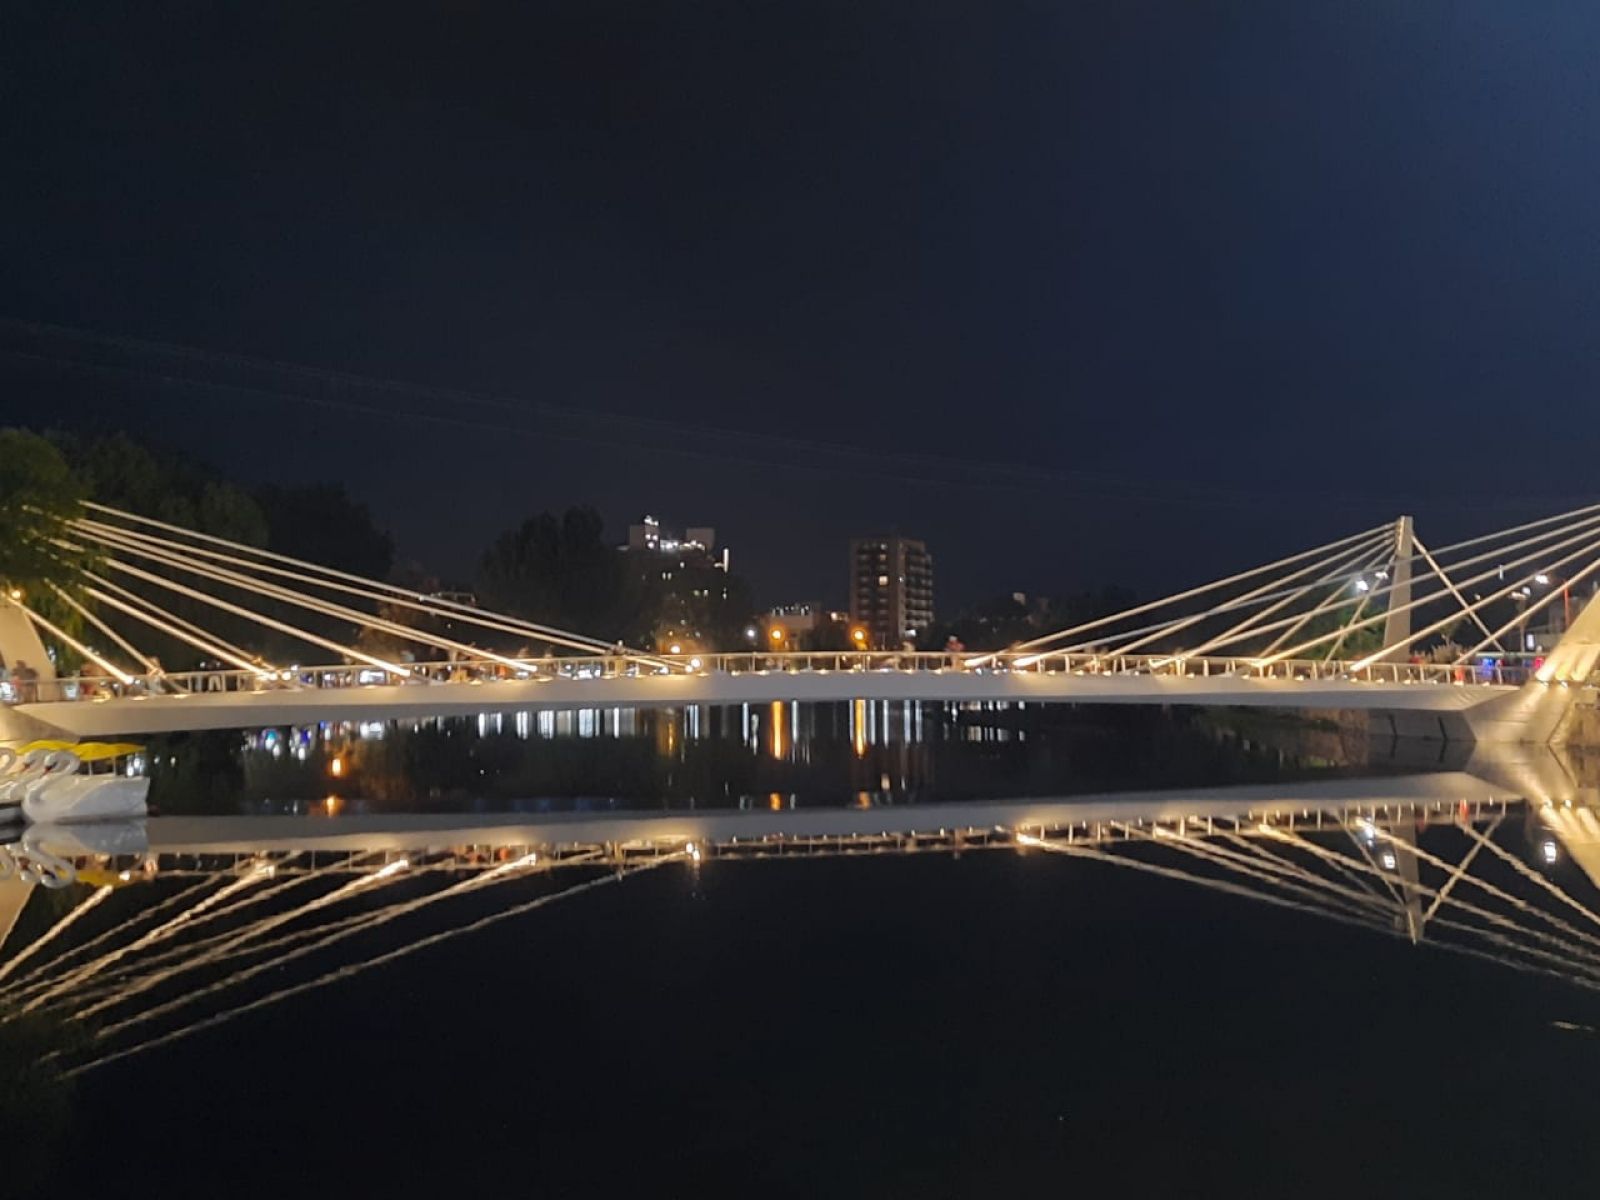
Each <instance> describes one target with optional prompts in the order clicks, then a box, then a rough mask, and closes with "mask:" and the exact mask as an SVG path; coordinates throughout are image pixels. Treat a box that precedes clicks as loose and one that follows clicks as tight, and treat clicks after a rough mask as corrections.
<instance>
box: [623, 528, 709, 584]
mask: <svg viewBox="0 0 1600 1200" xmlns="http://www.w3.org/2000/svg"><path fill="white" fill-rule="evenodd" d="M623 549H624V550H626V551H628V552H629V553H630V554H659V555H661V557H662V559H663V560H668V561H670V562H673V563H675V564H676V565H677V567H678V568H679V569H680V570H687V569H689V568H693V567H716V568H718V569H719V570H723V571H726V570H727V569H728V549H727V547H726V546H724V547H723V549H722V553H721V554H720V555H719V554H718V553H717V531H716V530H715V529H713V528H711V527H710V526H709V525H691V526H689V528H688V529H686V530H684V531H683V532H682V533H681V534H679V533H675V532H673V531H672V530H669V529H664V528H662V525H661V522H660V521H658V520H656V518H654V517H651V516H644V517H640V518H639V523H638V524H637V525H629V526H628V544H627V545H626V546H624V547H623ZM669 569H670V568H669Z"/></svg>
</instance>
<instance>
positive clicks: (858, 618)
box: [850, 537, 933, 650]
mask: <svg viewBox="0 0 1600 1200" xmlns="http://www.w3.org/2000/svg"><path fill="white" fill-rule="evenodd" d="M850 623H851V625H852V626H853V627H855V628H858V629H864V630H865V631H866V640H867V641H868V643H869V644H870V645H871V646H873V647H874V648H876V649H880V650H884V649H897V648H898V647H899V646H900V645H901V643H903V642H907V641H912V642H914V641H916V639H917V637H918V636H919V635H920V634H921V633H922V632H923V631H924V630H926V629H927V628H928V626H930V625H932V624H933V556H932V555H931V554H929V553H928V548H927V546H925V545H923V543H922V542H920V541H918V540H917V539H916V538H905V537H876V538H855V539H854V540H852V541H851V543H850Z"/></svg>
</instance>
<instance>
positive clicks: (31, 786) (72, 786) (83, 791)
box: [0, 742, 150, 824]
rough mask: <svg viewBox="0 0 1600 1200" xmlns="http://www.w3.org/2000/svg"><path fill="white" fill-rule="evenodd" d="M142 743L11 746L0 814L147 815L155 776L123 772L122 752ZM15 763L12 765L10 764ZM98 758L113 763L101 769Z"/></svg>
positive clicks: (65, 818) (38, 817)
mask: <svg viewBox="0 0 1600 1200" xmlns="http://www.w3.org/2000/svg"><path fill="white" fill-rule="evenodd" d="M139 749H140V747H138V746H134V745H129V744H126V743H101V742H82V743H77V744H73V743H67V742H34V743H31V744H29V745H27V746H23V747H22V748H21V749H20V750H11V749H9V748H5V755H6V756H7V757H6V760H5V761H0V820H4V819H5V818H6V817H10V816H16V815H18V814H20V815H22V816H24V817H26V818H27V819H28V820H29V821H35V822H48V823H55V824H66V823H72V822H79V821H105V820H115V819H119V818H128V817H142V816H144V815H145V813H146V811H147V805H146V797H147V796H148V795H149V791H150V781H149V780H148V779H142V778H137V777H131V776H126V775H123V774H121V773H120V772H118V771H117V770H116V763H117V760H118V759H119V758H122V757H124V756H126V755H129V754H133V753H136V752H137V751H138V750H139ZM7 763H9V765H10V768H11V769H10V770H5V766H6V765H7ZM94 764H104V765H105V766H106V767H107V768H108V769H107V770H104V771H101V772H99V773H96V771H95V766H94Z"/></svg>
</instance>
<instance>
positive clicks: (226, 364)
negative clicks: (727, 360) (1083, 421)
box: [0, 317, 1573, 511]
mask: <svg viewBox="0 0 1600 1200" xmlns="http://www.w3.org/2000/svg"><path fill="white" fill-rule="evenodd" d="M0 329H10V330H12V331H14V332H20V333H23V334H26V335H29V336H32V337H34V338H58V339H62V338H64V339H68V340H71V341H75V342H78V343H80V344H81V343H88V344H90V345H98V346H102V347H110V348H113V349H116V350H120V351H124V352H130V353H134V354H144V355H147V356H148V355H159V356H165V357H167V358H176V359H178V360H180V361H184V362H188V363H194V364H201V365H207V366H213V367H217V366H220V367H223V368H226V369H232V370H249V371H256V372H265V373H268V374H272V375H277V376H279V377H289V378H291V379H299V380H309V381H312V382H314V383H317V384H318V385H321V386H326V387H333V388H338V389H354V390H358V391H365V392H376V393H379V394H388V395H398V396H405V397H409V398H412V399H420V400H428V401H430V402H432V403H434V404H439V405H445V406H451V407H454V408H455V409H456V412H455V413H450V412H440V411H428V412H424V411H418V410H416V409H414V408H395V407H391V406H387V405H383V404H377V403H373V402H371V401H363V400H361V399H356V398H351V397H349V396H327V395H313V394H308V393H307V392H305V391H294V390H289V389H286V388H284V387H279V386H263V385H260V384H256V383H243V382H236V381H231V380H220V379H210V378H197V377H194V376H189V375H175V374H172V373H170V372H169V371H165V370H162V369H160V367H159V366H156V365H139V364H134V363H105V362H92V361H86V360H84V359H82V358H75V357H70V356H63V355H61V354H48V353H40V352H38V351H29V350H21V349H14V348H0V356H4V357H8V358H11V359H15V360H24V361H31V362H35V363H44V364H50V365H53V366H60V367H65V368H68V369H70V370H77V371H83V372H88V373H95V374H101V375H113V376H135V377H140V378H144V379H148V380H154V381H156V382H159V383H162V384H165V385H168V386H172V387H178V388H183V389H201V390H210V391H215V392H221V393H227V394H232V395H234V396H237V397H240V398H242V399H246V400H257V401H266V402H272V403H283V402H287V403H294V404H303V405H308V406H312V407H318V408H322V409H326V410H329V411H339V412H345V413H349V414H352V415H359V416H371V417H381V418H383V419H385V420H389V421H393V420H405V421H412V422H418V423H423V424H429V425H433V426H444V427H449V428H458V429H469V430H472V431H474V432H479V433H494V434H514V435H517V436H521V437H534V438H541V439H551V440H556V441H562V442H574V443H580V444H586V445H601V446H605V447H607V448H609V449H613V450H617V449H631V450H637V451H643V452H646V453H649V454H655V455H666V456H674V457H680V458H691V459H696V460H701V461H714V462H724V463H729V462H731V463H738V464H741V465H745V466H752V467H759V468H763V469H768V470H774V469H775V470H786V471H803V472H809V473H823V474H829V475H840V474H846V475H854V474H858V473H859V472H860V470H861V469H862V466H863V465H865V466H867V467H870V469H871V472H872V474H873V477H874V478H875V479H880V480H883V481H885V482H893V483H904V484H908V485H913V486H941V487H948V486H957V487H968V488H980V489H995V490H1004V491H1018V490H1033V489H1037V488H1041V487H1048V488H1052V489H1056V490H1062V489H1067V490H1069V491H1071V492H1072V493H1073V494H1079V495H1095V496H1108V495H1110V496H1115V497H1117V498H1121V499H1127V500H1140V501H1146V502H1152V503H1171V504H1185V505H1193V504H1200V505H1210V506H1218V507H1241V506H1245V507H1247V506H1253V505H1256V504H1259V503H1260V502H1261V501H1262V500H1263V499H1264V498H1267V497H1268V496H1270V497H1272V498H1274V499H1281V498H1282V495H1283V493H1282V492H1281V491H1274V492H1270V493H1269V492H1266V491H1262V490H1250V489H1247V488H1237V487H1217V486H1215V485H1211V484H1194V483H1178V484H1172V485H1170V486H1163V487H1152V486H1151V480H1150V479H1148V478H1136V479H1135V478H1129V477H1127V476H1117V475H1110V474H1105V473H1101V472H1094V471H1083V470H1078V469H1054V468H1042V467H1037V466H1031V465H1027V464H1019V463H1002V462H995V461H992V460H977V459H962V458H958V457H954V456H948V455H935V454H927V453H922V452H915V451H903V450H894V451H878V450H869V449H864V448H862V447H860V446H853V445H849V444H845V443H838V442H828V441H822V440H817V439H807V438H797V437H794V436H791V435H784V434H770V433H763V432H759V431H752V430H738V429H728V428H725V427H718V426H709V425H693V424H684V423H681V422H677V421H666V420H662V419H660V418H652V417H641V416H635V415H629V414H618V413H613V412H604V413H597V412H595V411H594V410H592V409H585V408H580V407H576V406H571V405H562V404H556V403H552V402H549V401H541V400H535V399H531V398H508V397H503V396H493V395H486V394H482V393H475V392H470V391H465V390H462V389H455V388H441V387H434V386H429V385H424V384H415V383H408V382H403V381H397V380H388V379H378V378H373V377H369V376H362V375H357V374H353V373H350V372H341V371H334V370H330V369H327V368H323V367H315V366H306V365H303V364H297V363H288V362H282V361H278V360H273V359H264V358H255V357H251V356H247V355H240V354H233V353H228V352H222V351H213V350H205V349H200V348H196V347H189V346H181V345H175V344H171V343H164V342H156V341H150V340H147V339H142V338H135V337H128V336H123V335H112V334H98V333H94V332H92V331H88V330H82V329H74V328H70V327H66V326H58V325H49V324H45V323H42V322H30V321H23V320H18V319H15V318H6V317H0ZM471 409H480V410H485V409H486V410H490V411H492V412H499V413H512V414H517V415H521V416H533V417H535V418H541V417H542V418H545V419H549V420H560V421H567V422H577V423H579V424H590V425H594V424H603V425H604V427H605V430H604V432H582V431H575V430H571V429H567V430H550V429H548V428H535V427H530V426H528V425H527V424H522V423H517V422H508V421H505V420H494V419H489V418H486V417H481V416H472V415H463V410H471ZM618 430H626V431H631V432H633V433H635V434H637V435H645V436H648V437H649V438H651V439H652V440H650V441H648V442H647V441H638V440H635V441H629V440H626V439H622V438H619V437H618V436H617V431H618ZM669 438H672V439H679V443H678V444H673V443H671V442H668V441H666V440H665V439H669ZM683 439H690V440H691V441H693V440H699V441H719V440H720V441H726V442H732V443H735V444H741V443H742V444H744V445H746V446H748V447H749V448H750V449H752V450H755V451H761V450H766V451H769V452H771V453H770V454H769V455H767V456H765V457H757V456H755V455H754V454H750V453H737V452H734V451H730V450H728V449H717V448H712V447H707V446H703V445H694V444H689V445H685V444H682V440H683ZM778 452H782V453H783V457H781V458H780V457H776V454H777V453H778ZM795 455H807V456H813V458H817V457H820V458H825V459H832V460H834V461H833V462H831V463H830V462H819V461H804V460H803V459H800V458H796V457H794V456H795ZM974 474H976V475H979V476H983V477H982V478H973V477H972V476H973V475H974ZM1297 496H1298V498H1300V499H1303V500H1306V501H1308V502H1312V501H1314V502H1316V503H1318V504H1320V505H1323V506H1330V505H1331V506H1337V507H1341V508H1345V509H1362V510H1370V509H1371V508H1373V507H1374V506H1375V505H1379V504H1384V505H1391V506H1401V507H1403V506H1406V505H1409V504H1412V503H1413V502H1420V503H1438V502H1439V500H1438V497H1427V496H1421V495H1415V494H1411V495H1406V494H1389V495H1385V496H1374V495H1372V494H1364V495H1361V496H1355V495H1352V494H1350V493H1342V492H1335V493H1326V492H1324V493H1309V492H1301V493H1297ZM1572 498H1573V497H1572V496H1562V497H1553V496H1540V497H1531V496H1530V497H1518V498H1515V499H1511V500H1506V501H1499V502H1484V501H1481V500H1473V501H1452V502H1451V503H1452V507H1455V508H1464V509H1472V510H1475V511H1505V510H1507V509H1518V508H1525V507H1533V506H1535V505H1539V504H1555V503H1566V502H1569V501H1570V500H1571V499H1572Z"/></svg>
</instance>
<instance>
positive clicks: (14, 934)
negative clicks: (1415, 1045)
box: [0, 761, 1600, 1075]
mask: <svg viewBox="0 0 1600 1200" xmlns="http://www.w3.org/2000/svg"><path fill="white" fill-rule="evenodd" d="M1493 775H1494V776H1495V777H1493V778H1490V777H1486V775H1485V774H1479V773H1475V772H1472V771H1451V772H1440V773H1435V774H1429V775H1413V776H1403V777H1398V778H1392V779H1385V780H1335V781H1318V782H1314V783H1306V784H1293V785H1268V786H1253V787H1234V788H1222V789H1212V790H1206V791H1185V792H1149V793H1141V794H1127V793H1121V794H1108V795H1102V796H1085V797H1076V798H1073V799H1070V800H1028V801H1016V802H1006V801H996V802H982V803H966V804H947V805H928V806H903V807H894V808H878V809H865V810H863V809H811V810H805V809H801V810H794V811H782V812H737V811H720V812H700V813H676V814H667V815H659V814H650V815H629V814H614V815H606V816H594V815H589V814H564V815H558V816H541V817H539V818H537V819H535V820H531V821H530V820H526V819H523V818H511V819H508V818H505V817H485V818H479V819H470V818H462V817H460V816H421V815H413V816H406V817H349V818H340V819H334V820H329V819H317V818H309V817H238V818H234V817H196V818H179V817H169V818H155V819H151V820H149V821H146V822H139V823H132V824H126V825H99V826H81V827H76V828H71V829H64V828H50V827H45V826H34V827H31V828H29V829H27V830H26V831H25V832H23V831H16V832H14V833H13V834H12V835H11V841H10V842H9V844H7V845H5V847H4V849H3V851H0V931H3V932H4V934H5V935H6V940H5V941H4V943H3V944H0V1023H4V1022H10V1021H15V1020H19V1019H23V1018H27V1017H40V1018H46V1019H53V1020H56V1021H61V1022H66V1023H70V1024H72V1025H75V1026H77V1027H78V1029H77V1034H78V1036H76V1037H74V1038H73V1039H71V1044H72V1045H73V1046H74V1047H75V1048H74V1049H72V1050H58V1051H56V1052H55V1054H56V1055H57V1057H58V1059H59V1066H60V1067H61V1068H62V1069H63V1071H64V1072H65V1073H66V1074H68V1075H77V1074H81V1073H84V1072H87V1071H91V1070H92V1069H93V1068H95V1067H97V1066H100V1065H102V1064H105V1063H109V1062H113V1061H116V1060H119V1059H122V1058H126V1057H128V1056H131V1055H135V1054H138V1053H140V1052H142V1051H145V1050H148V1049H152V1048H154V1047H157V1046H161V1045H163V1044H166V1043H170V1042H172V1041H175V1040H177V1039H180V1038H183V1037H186V1036H188V1035H189V1034H192V1033H195V1032H198V1031H200V1030H204V1029H208V1028H212V1027H215V1026H218V1025H221V1024H224V1023H226V1022H228V1021H231V1020H232V1019H234V1018H236V1017H239V1016H241V1015H244V1014H246V1013H249V1012H253V1011H256V1010H259V1009H262V1008H265V1007H268V1006H270V1005H273V1004H275V1003H278V1002H279V1001H282V1000H285V999H288V998H290V997H294V996H298V995H303V994H305V993H307V992H311V991H314V990H316V989H318V988H323V987H327V986H330V985H335V984H337V983H339V982H340V981H341V980H344V979H348V978H350V977H351V976H353V975H356V974H359V973H361V972H363V971H367V970H371V969H373V968H376V967H380V966H383V965H385V964H389V963H393V962H395V961H397V960H399V959H401V958H404V957H406V956H409V955H412V954H417V953H423V952H426V951H427V949H428V948H429V947H431V946H435V945H437V944H439V943H441V942H444V941H447V940H450V939H454V938H459V937H465V936H469V935H471V934H472V933H474V932H475V931H478V930H481V929H484V928H486V927H488V926H490V925H493V924H495V923H498V922H501V921H506V920H510V919H513V918H516V917H519V916H523V915H526V914H529V913H532V912H534V911H536V910H538V909H541V908H544V907H547V906H550V905H553V904H555V903H557V902H558V901H561V900H565V899H570V898H573V897H576V896H579V895H580V894H581V893H583V892H586V891H589V890H592V889H595V888H599V887H604V886H607V885H612V884H616V883H619V882H623V881H626V880H627V879H629V878H630V877H632V876H634V875H637V874H640V873H643V872H649V871H658V870H663V869H666V870H675V871H701V870H708V869H712V867H713V864H716V865H717V866H720V865H721V864H723V863H736V862H763V861H772V860H779V859H812V858H818V857H837V856H859V857H862V858H873V857H882V856H886V855H911V854H923V855H940V854H944V855H959V854H966V853H979V852H996V851H1004V852H1007V853H1012V854H1023V855H1032V856H1035V857H1036V858H1037V859H1039V860H1040V861H1041V867H1042V865H1043V860H1044V859H1052V860H1053V859H1057V858H1060V859H1080V860H1086V863H1087V864H1090V867H1089V869H1102V868H1112V869H1117V870H1122V871H1129V872H1139V873H1144V874H1148V875H1151V876H1155V877H1159V878H1161V879H1163V880H1169V881H1177V882H1180V883H1182V884H1184V885H1186V886H1193V887H1199V888H1206V889H1210V890H1213V891H1217V892H1221V893H1225V894H1227V895H1229V896H1233V897H1237V898H1239V899H1241V900H1253V901H1256V902H1258V903H1262V904H1268V905H1273V906H1276V907H1279V908H1283V909H1290V910H1294V911H1297V912H1301V913H1305V914H1307V915H1313V916H1317V917H1321V918H1324V919H1327V920H1333V921H1338V922H1341V923H1345V924H1347V925H1352V926H1356V927H1359V928H1362V929H1365V930H1369V931H1371V932H1372V933H1374V934H1378V935H1380V936H1388V937H1397V938H1401V939H1405V940H1408V941H1410V942H1411V943H1413V944H1418V945H1421V944H1424V943H1425V944H1426V945H1428V946H1433V947H1438V948H1440V949H1443V950H1447V951H1449V952H1452V953H1457V954H1464V955H1471V956H1474V957H1477V958H1480V959H1485V960H1488V961H1491V962H1493V963H1496V964H1499V965H1503V966H1505V967H1508V968H1512V969H1514V970H1518V971H1524V972H1534V973H1539V974H1543V975H1548V976H1554V977H1557V978H1560V979H1562V980H1565V981H1567V982H1569V983H1572V984H1575V985H1577V986H1579V987H1582V988H1586V989H1594V990H1600V915H1597V912H1596V906H1597V904H1600V889H1597V881H1600V814H1597V809H1596V807H1595V806H1594V804H1593V797H1592V796H1590V795H1586V794H1584V793H1581V792H1580V791H1579V790H1578V789H1576V788H1574V787H1572V786H1570V785H1569V784H1567V783H1566V782H1565V780H1566V778H1567V777H1566V776H1565V775H1564V774H1562V773H1561V772H1560V771H1559V770H1555V771H1552V769H1551V764H1550V762H1549V761H1544V762H1540V761H1533V762H1531V763H1527V764H1520V765H1519V764H1512V765H1511V766H1509V767H1507V768H1504V769H1499V770H1496V771H1494V772H1493ZM1519 785H1520V786H1519ZM1062 865H1065V864H1062ZM473 896H477V897H480V899H479V900H478V901H477V902H472V901H470V899H469V898H470V897H473ZM423 910H431V912H432V918H433V919H432V920H430V921H428V922H427V923H426V925H427V929H426V931H425V932H420V933H419V932H418V930H417V929H416V923H408V922H407V920H406V918H408V917H411V916H413V915H414V914H418V913H419V912H422V911H423Z"/></svg>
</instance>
